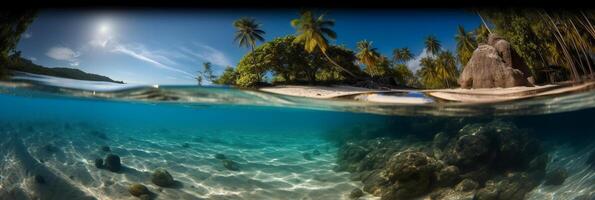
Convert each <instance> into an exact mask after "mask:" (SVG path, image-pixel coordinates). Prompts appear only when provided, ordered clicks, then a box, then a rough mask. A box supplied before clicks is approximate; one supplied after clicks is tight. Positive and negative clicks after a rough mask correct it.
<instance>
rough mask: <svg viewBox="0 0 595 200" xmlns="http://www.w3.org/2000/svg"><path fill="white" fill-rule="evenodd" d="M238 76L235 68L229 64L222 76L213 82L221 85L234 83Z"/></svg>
mask: <svg viewBox="0 0 595 200" xmlns="http://www.w3.org/2000/svg"><path fill="white" fill-rule="evenodd" d="M236 78H237V73H236V71H235V69H234V68H233V67H231V66H227V67H226V68H225V70H224V71H223V74H221V76H219V77H217V78H216V79H215V80H214V81H213V83H215V84H219V85H234V84H235V81H236Z"/></svg>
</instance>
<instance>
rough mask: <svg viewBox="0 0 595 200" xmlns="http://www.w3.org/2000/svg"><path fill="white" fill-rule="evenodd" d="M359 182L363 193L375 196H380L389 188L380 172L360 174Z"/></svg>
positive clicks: (388, 183)
mask: <svg viewBox="0 0 595 200" xmlns="http://www.w3.org/2000/svg"><path fill="white" fill-rule="evenodd" d="M360 180H361V181H362V183H363V185H364V188H363V189H364V191H366V192H368V193H370V194H372V195H375V196H381V195H382V194H383V193H384V190H385V189H386V188H388V187H389V186H390V182H389V181H388V179H386V178H384V177H383V176H382V171H381V170H373V171H367V172H362V173H361V175H360Z"/></svg>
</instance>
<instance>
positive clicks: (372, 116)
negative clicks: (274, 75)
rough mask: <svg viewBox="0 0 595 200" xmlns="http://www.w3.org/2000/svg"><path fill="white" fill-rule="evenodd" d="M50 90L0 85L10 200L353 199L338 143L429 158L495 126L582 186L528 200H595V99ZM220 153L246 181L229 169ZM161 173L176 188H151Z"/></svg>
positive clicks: (2, 160)
mask: <svg viewBox="0 0 595 200" xmlns="http://www.w3.org/2000/svg"><path fill="white" fill-rule="evenodd" d="M75 83H76V81H75ZM89 84H90V85H93V83H89ZM17 85H19V84H17ZM48 85H51V84H43V85H39V84H33V85H25V86H15V85H14V84H4V86H2V87H0V112H1V114H0V138H2V140H0V152H1V153H0V156H1V157H0V199H37V198H39V199H138V198H137V197H134V196H132V195H130V194H129V193H128V186H129V185H130V184H132V183H141V184H143V185H145V186H147V187H148V189H149V190H150V191H151V192H153V193H154V194H155V195H154V196H153V197H154V199H349V195H350V193H351V192H352V190H354V189H356V188H363V187H364V184H363V183H362V181H360V180H357V179H354V178H353V175H354V174H355V173H353V172H349V171H344V170H337V169H336V168H337V165H338V164H337V161H338V160H337V159H338V154H339V152H340V151H341V148H342V146H341V145H340V144H339V143H340V142H339V141H340V140H341V139H337V138H341V137H351V136H353V135H358V136H357V137H355V136H354V137H351V138H355V140H356V141H366V140H373V139H377V138H381V137H382V138H391V140H395V141H399V142H400V143H411V144H413V143H415V144H420V145H422V146H423V145H425V144H426V143H427V142H431V141H432V138H433V137H434V135H435V134H436V133H439V132H455V133H456V132H457V131H458V130H459V129H461V128H462V126H464V125H466V124H470V123H475V122H482V123H483V122H489V121H493V120H495V119H498V120H502V121H507V122H510V123H513V124H515V125H516V126H518V127H519V129H524V130H527V131H528V133H529V135H530V136H531V137H533V138H536V139H538V140H539V141H540V142H541V143H542V144H544V145H543V146H544V147H545V150H544V151H545V152H547V154H548V155H549V159H548V165H547V167H546V170H547V171H548V172H549V171H552V170H554V169H558V168H561V167H562V168H564V169H565V170H566V171H567V172H568V175H569V176H568V178H567V179H566V180H565V181H564V183H562V184H561V185H557V186H546V185H544V184H543V183H539V185H538V186H536V187H534V188H532V190H531V191H530V192H528V193H527V194H526V195H524V197H521V198H524V199H570V200H572V199H577V200H578V198H585V199H588V198H592V197H595V194H594V193H595V186H594V185H595V184H594V183H595V170H593V168H590V166H589V165H588V163H587V160H588V156H589V155H590V153H591V152H593V151H595V140H593V139H594V136H595V125H594V123H593V121H592V119H593V116H594V114H595V109H593V108H592V107H593V106H595V105H594V104H595V103H593V102H594V101H595V100H594V99H595V93H593V92H583V93H577V94H571V95H565V96H556V97H548V98H539V99H531V100H525V101H519V102H508V103H502V104H496V105H481V106H474V105H459V104H438V103H436V104H432V105H426V106H404V105H399V106H392V105H377V104H366V103H362V102H354V101H348V100H333V101H324V100H308V99H304V98H292V97H284V96H279V95H272V94H265V93H259V92H255V91H241V90H237V89H232V88H197V87H165V88H164V87H160V88H125V89H123V90H112V89H106V90H100V89H101V88H105V87H101V86H98V88H99V89H98V88H75V89H72V88H70V89H69V88H66V87H64V86H63V85H60V87H57V86H55V85H54V86H48ZM468 121H469V122H468ZM364 132H365V133H369V132H373V133H371V134H363V135H364V136H361V135H362V134H361V133H364ZM102 146H108V147H109V148H110V151H109V152H107V151H103V150H102V149H101V147H102ZM405 146H406V145H405ZM315 151H316V152H319V154H318V153H316V152H315ZM108 153H111V154H115V155H118V156H119V157H120V158H121V162H122V165H123V167H124V168H123V169H122V170H121V171H120V172H111V171H109V170H105V169H98V168H97V167H95V165H94V160H95V159H97V158H104V157H105V156H106V155H107V154H108ZM216 154H224V155H225V157H226V158H227V159H228V160H232V161H233V162H235V163H237V166H238V167H239V170H236V171H234V170H230V169H227V168H226V167H224V165H223V161H222V160H221V159H217V158H215V155H216ZM387 159H388V158H387ZM502 162H503V161H502ZM158 168H164V169H166V170H167V171H169V173H170V174H171V175H172V176H173V178H174V180H175V181H176V184H175V185H174V186H172V187H159V186H157V185H155V184H153V183H151V174H152V173H153V171H154V170H156V169H158ZM36 175H38V176H42V177H43V179H44V181H42V182H43V183H40V182H39V181H37V180H36V178H35V176H36ZM481 185H483V184H481ZM589 195H590V196H589ZM378 198H379V197H378V195H376V196H374V195H372V194H369V193H366V194H365V195H364V196H363V197H361V199H378ZM416 198H429V197H428V195H419V196H418V197H416Z"/></svg>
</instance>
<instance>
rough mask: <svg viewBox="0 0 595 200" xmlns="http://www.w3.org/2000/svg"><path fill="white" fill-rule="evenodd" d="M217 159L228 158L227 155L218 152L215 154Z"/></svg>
mask: <svg viewBox="0 0 595 200" xmlns="http://www.w3.org/2000/svg"><path fill="white" fill-rule="evenodd" d="M215 159H219V160H224V159H226V157H225V155H223V154H220V153H218V154H215Z"/></svg>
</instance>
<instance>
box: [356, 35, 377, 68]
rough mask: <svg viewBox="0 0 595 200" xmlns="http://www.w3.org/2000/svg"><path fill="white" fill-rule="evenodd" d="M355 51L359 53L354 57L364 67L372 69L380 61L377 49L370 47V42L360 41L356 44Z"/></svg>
mask: <svg viewBox="0 0 595 200" xmlns="http://www.w3.org/2000/svg"><path fill="white" fill-rule="evenodd" d="M357 49H358V50H359V52H358V53H357V54H355V57H356V58H357V59H359V61H360V62H361V63H362V64H364V65H366V67H372V66H374V65H376V64H377V63H378V61H379V59H380V54H379V53H378V52H377V49H376V48H374V47H372V42H369V41H367V40H362V41H359V42H358V43H357Z"/></svg>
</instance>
